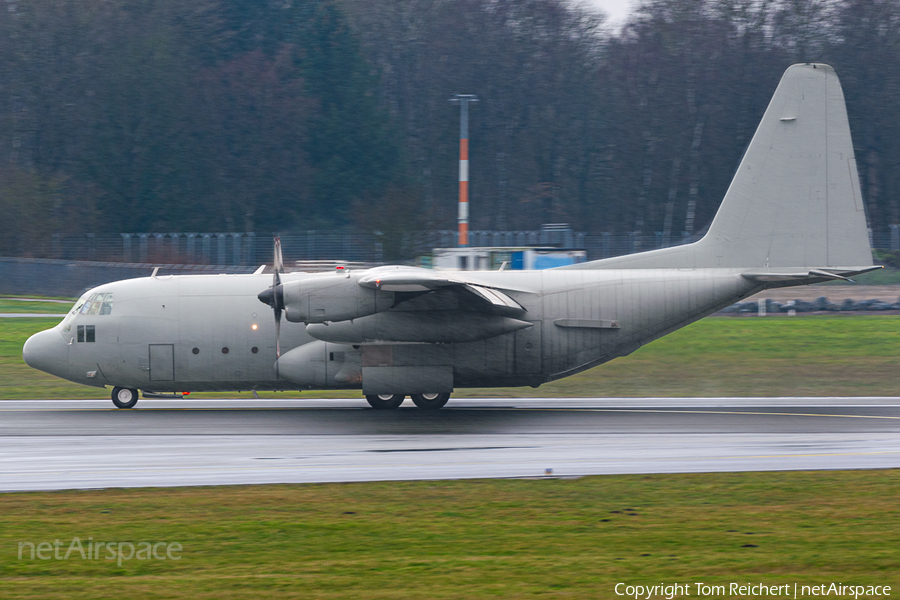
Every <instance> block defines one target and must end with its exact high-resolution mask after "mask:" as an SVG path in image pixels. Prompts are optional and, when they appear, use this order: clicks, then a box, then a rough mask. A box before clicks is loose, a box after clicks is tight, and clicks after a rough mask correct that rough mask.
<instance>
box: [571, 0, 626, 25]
mask: <svg viewBox="0 0 900 600" xmlns="http://www.w3.org/2000/svg"><path fill="white" fill-rule="evenodd" d="M575 2H579V3H582V4H587V5H588V6H594V7H597V8H599V9H600V10H602V11H603V12H605V13H606V16H607V17H608V18H609V21H610V25H614V26H617V27H618V26H621V25H622V24H623V23H624V21H625V18H626V17H627V16H628V14H629V13H630V12H631V8H632V7H633V6H634V5H636V4H637V2H638V0H575Z"/></svg>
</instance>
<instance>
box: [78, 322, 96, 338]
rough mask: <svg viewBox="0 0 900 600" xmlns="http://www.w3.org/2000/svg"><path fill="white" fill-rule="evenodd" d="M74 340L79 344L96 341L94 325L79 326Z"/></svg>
mask: <svg viewBox="0 0 900 600" xmlns="http://www.w3.org/2000/svg"><path fill="white" fill-rule="evenodd" d="M76 335H77V337H76V339H77V340H78V341H79V342H94V341H96V340H97V334H96V331H95V330H94V325H79V326H78V330H77V334H76Z"/></svg>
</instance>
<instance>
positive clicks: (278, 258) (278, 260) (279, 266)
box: [274, 235, 284, 276]
mask: <svg viewBox="0 0 900 600" xmlns="http://www.w3.org/2000/svg"><path fill="white" fill-rule="evenodd" d="M274 267H275V275H276V276H277V275H278V273H284V257H283V256H282V254H281V236H278V235H276V236H275V264H274Z"/></svg>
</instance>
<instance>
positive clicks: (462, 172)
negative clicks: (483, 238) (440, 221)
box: [450, 94, 478, 247]
mask: <svg viewBox="0 0 900 600" xmlns="http://www.w3.org/2000/svg"><path fill="white" fill-rule="evenodd" d="M450 102H459V214H458V217H457V220H458V222H459V246H460V247H464V246H468V245H469V102H478V97H477V96H475V95H474V94H454V96H453V97H452V98H450Z"/></svg>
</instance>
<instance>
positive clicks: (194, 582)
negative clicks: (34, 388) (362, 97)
mask: <svg viewBox="0 0 900 600" xmlns="http://www.w3.org/2000/svg"><path fill="white" fill-rule="evenodd" d="M898 475H900V474H898V472H897V471H891V470H885V471H832V472H779V473H718V474H702V475H697V474H687V475H633V476H605V477H586V478H583V479H577V480H484V481H446V482H402V483H400V482H383V483H365V484H321V485H278V486H247V487H218V488H216V487H211V488H180V489H131V490H104V491H68V492H55V493H17V494H6V495H3V496H0V508H2V511H0V524H2V527H0V596H2V597H3V598H48V597H66V598H133V597H147V598H162V597H191V598H218V599H222V598H246V597H279V598H358V599H366V598H416V599H419V598H479V597H495V598H523V597H541V596H550V597H554V598H556V597H559V598H616V597H617V596H616V595H615V593H614V591H613V586H614V585H615V583H617V582H626V583H629V584H658V583H660V582H666V583H675V582H680V583H690V584H691V585H692V590H691V593H692V595H695V594H694V590H693V584H694V583H696V582H705V583H707V584H726V585H727V584H728V583H730V582H740V583H748V582H751V583H765V584H766V585H783V584H786V583H787V584H793V583H794V582H798V583H800V584H808V585H818V584H820V583H822V582H825V583H828V582H831V581H834V582H843V583H844V584H851V583H853V584H862V585H892V586H894V587H893V589H894V590H897V589H898V587H896V586H897V585H898V584H900V577H898V573H900V553H898V551H897V548H898V547H900V529H898V523H900V508H898V505H897V502H896V498H897V497H898V494H900V476H898ZM76 536H77V537H79V538H81V539H82V540H84V541H85V543H87V539H88V538H91V539H92V541H94V542H99V541H103V542H123V541H127V542H131V543H133V544H135V545H136V546H137V545H138V544H139V543H140V542H142V541H148V542H167V543H170V542H178V543H180V544H181V545H182V547H183V550H182V552H181V557H182V558H181V560H178V561H173V560H165V561H161V560H140V561H139V560H135V559H132V560H127V561H123V563H122V565H121V566H119V565H117V563H116V561H109V560H105V558H103V557H102V558H101V559H99V560H84V559H82V558H81V557H80V556H79V555H77V554H72V555H71V558H70V559H69V560H53V559H51V560H37V559H35V560H30V559H29V558H27V551H26V558H25V559H23V560H19V559H18V556H17V552H18V544H19V542H21V541H31V542H33V543H38V542H42V541H50V542H51V543H52V542H53V541H54V540H56V539H59V540H60V541H61V542H62V543H63V544H64V549H63V554H64V552H65V548H67V547H68V545H69V544H70V543H71V540H72V539H73V538H74V537H76ZM714 597H720V596H714ZM724 597H727V595H726V596H724Z"/></svg>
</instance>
